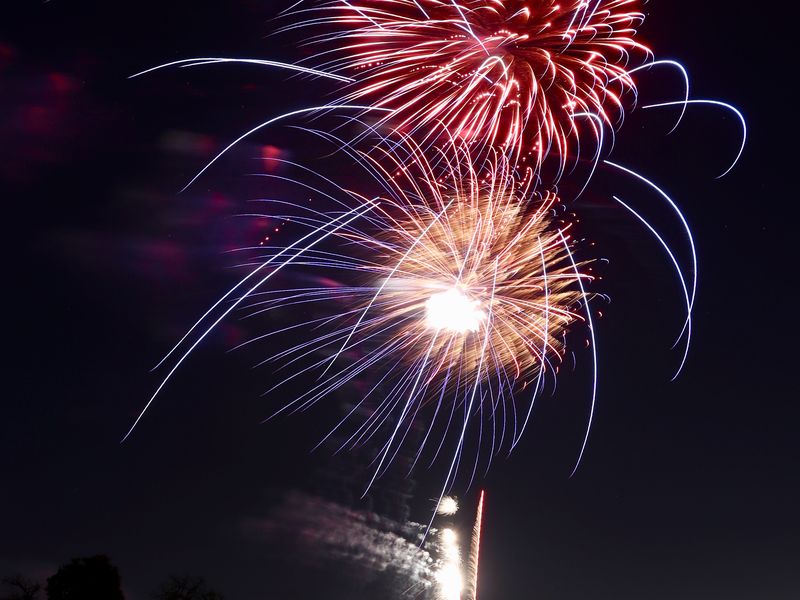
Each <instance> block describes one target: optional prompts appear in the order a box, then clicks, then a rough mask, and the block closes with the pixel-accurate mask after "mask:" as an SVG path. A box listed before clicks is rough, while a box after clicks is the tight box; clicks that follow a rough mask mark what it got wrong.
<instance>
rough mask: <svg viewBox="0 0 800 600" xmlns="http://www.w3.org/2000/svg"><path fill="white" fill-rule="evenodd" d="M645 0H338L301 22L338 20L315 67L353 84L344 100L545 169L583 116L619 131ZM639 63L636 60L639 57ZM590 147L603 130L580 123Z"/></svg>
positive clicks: (572, 143)
mask: <svg viewBox="0 0 800 600" xmlns="http://www.w3.org/2000/svg"><path fill="white" fill-rule="evenodd" d="M640 4H641V0H588V1H587V0H561V1H560V2H559V1H556V0H458V1H456V0H350V1H345V0H337V1H334V2H330V3H327V4H325V5H323V6H322V7H321V8H319V9H317V10H315V11H313V14H314V17H313V18H311V19H309V20H308V21H306V22H305V23H306V24H314V25H319V24H324V25H333V26H335V30H334V31H333V33H326V34H324V35H322V36H321V37H320V38H316V39H315V40H312V43H322V44H324V46H325V50H324V51H323V52H321V53H320V54H318V55H317V56H316V57H315V58H316V62H319V63H322V64H321V65H320V66H321V68H324V69H326V70H328V71H329V72H331V71H332V72H337V73H341V74H346V75H348V76H352V77H354V78H355V79H356V83H355V84H353V87H352V89H351V90H350V91H349V92H348V94H347V96H346V98H345V100H346V101H353V100H365V99H366V100H369V101H371V102H372V103H373V104H374V105H375V106H377V107H381V108H384V109H389V110H390V112H389V113H387V115H386V116H385V117H382V121H383V122H384V123H385V124H388V125H389V126H390V127H391V128H392V129H394V130H396V131H400V132H403V133H409V132H412V131H414V132H422V133H423V135H424V136H426V137H428V138H430V137H431V136H433V135H438V134H433V133H432V131H444V132H447V133H446V134H447V135H449V136H452V137H454V138H460V139H463V140H466V141H467V142H470V143H473V144H474V145H478V146H480V145H489V146H492V147H494V148H503V149H506V150H508V151H510V152H511V153H512V154H514V155H516V156H517V157H524V156H529V157H530V160H531V162H532V164H533V165H534V166H537V167H538V166H540V165H541V164H542V162H543V161H544V160H545V158H546V157H547V156H548V155H551V154H555V155H556V156H557V157H558V158H557V160H558V161H559V164H560V166H561V167H563V166H564V164H566V163H567V161H568V160H569V159H570V157H571V156H572V155H573V154H574V153H575V150H576V149H577V147H578V145H577V144H579V143H580V138H581V131H580V129H579V126H578V124H577V123H576V122H575V120H574V119H575V116H576V115H578V114H580V113H590V114H593V115H597V117H599V119H600V120H602V122H604V123H605V124H607V125H613V124H614V123H615V121H617V120H619V119H621V117H622V116H623V112H624V111H623V99H622V97H623V96H624V95H625V94H626V93H628V92H634V91H635V86H634V82H633V80H632V78H631V76H630V72H629V64H630V63H631V62H635V63H636V66H638V65H639V64H641V63H642V62H643V61H644V60H645V59H646V58H647V57H648V56H649V54H650V51H649V50H648V49H647V47H646V46H644V45H642V44H641V43H639V42H638V41H636V40H635V35H636V28H637V27H638V26H639V25H640V24H641V22H642V20H643V19H644V15H643V14H642V13H641V12H639V11H638V10H637V8H638V7H639V5H640ZM632 56H635V60H633V61H632ZM583 122H584V124H585V125H586V126H587V127H588V128H589V129H590V131H591V136H592V139H593V140H594V141H596V140H597V137H598V135H599V130H598V128H599V123H598V122H596V121H595V120H593V119H583Z"/></svg>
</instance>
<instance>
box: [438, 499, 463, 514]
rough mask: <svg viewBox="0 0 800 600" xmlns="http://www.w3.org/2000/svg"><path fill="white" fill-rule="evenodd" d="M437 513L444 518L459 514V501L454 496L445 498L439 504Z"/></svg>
mask: <svg viewBox="0 0 800 600" xmlns="http://www.w3.org/2000/svg"><path fill="white" fill-rule="evenodd" d="M436 512H437V513H438V514H440V515H444V516H452V515H454V514H456V513H457V512H458V501H457V500H456V499H455V498H453V497H452V496H445V497H444V498H442V501H441V502H440V503H439V508H437V509H436Z"/></svg>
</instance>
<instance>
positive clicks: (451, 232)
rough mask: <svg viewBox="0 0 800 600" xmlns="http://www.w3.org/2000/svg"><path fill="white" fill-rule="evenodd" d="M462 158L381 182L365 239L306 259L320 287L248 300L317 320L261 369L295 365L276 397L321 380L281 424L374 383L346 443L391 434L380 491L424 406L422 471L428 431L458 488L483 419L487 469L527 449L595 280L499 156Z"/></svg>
mask: <svg viewBox="0 0 800 600" xmlns="http://www.w3.org/2000/svg"><path fill="white" fill-rule="evenodd" d="M453 151H454V152H459V151H460V152H464V150H463V148H462V149H461V150H459V149H458V147H453ZM461 158H463V159H464V160H459V158H458V157H456V158H455V159H454V161H453V162H452V163H450V165H449V166H448V168H447V169H446V176H440V177H434V172H433V171H434V169H433V167H431V166H430V165H429V164H428V163H426V162H424V159H423V158H420V159H419V160H420V162H419V163H417V166H418V167H420V165H421V168H417V169H408V168H405V170H403V169H400V168H397V169H396V170H393V171H391V172H390V171H389V170H388V169H387V170H384V171H382V172H381V173H382V176H383V180H384V181H385V182H386V183H387V184H389V188H390V189H391V191H392V192H393V194H392V195H393V196H394V198H393V199H384V200H383V201H382V203H379V205H378V206H377V207H376V209H375V210H374V211H372V212H370V214H369V216H368V218H366V219H365V223H364V226H363V227H362V226H358V227H356V226H355V224H353V225H350V226H348V227H346V228H342V229H341V230H339V231H337V232H336V233H335V234H334V237H335V238H337V240H338V241H337V242H334V243H335V244H336V246H337V247H339V248H352V249H353V251H352V252H350V253H342V252H341V251H338V252H333V251H328V250H324V251H320V252H312V253H310V254H309V255H308V257H307V258H306V261H305V264H306V265H308V266H312V267H313V270H314V274H315V275H314V276H315V278H319V280H324V281H325V282H326V285H324V286H319V287H317V286H314V287H310V288H307V289H300V288H292V289H288V290H287V289H281V290H273V291H265V292H263V293H260V294H258V296H257V297H255V298H253V300H252V301H251V302H249V303H248V304H247V307H248V308H249V309H251V311H253V312H258V313H263V312H265V311H273V310H279V309H281V308H285V307H288V306H293V305H296V304H301V303H302V304H304V305H306V306H309V305H316V306H317V307H318V308H319V309H320V311H321V314H320V315H319V316H318V317H317V318H315V319H312V320H311V321H310V322H304V323H303V324H302V325H303V326H304V327H305V328H306V330H307V331H314V332H315V334H316V335H315V337H313V338H310V339H304V340H302V341H301V342H299V343H297V344H295V345H293V346H291V347H289V348H287V349H285V350H282V351H280V352H278V353H275V354H273V355H272V356H271V357H270V358H268V359H267V362H272V363H278V364H283V365H290V366H291V368H292V373H291V375H289V376H288V377H286V378H285V379H284V380H282V381H281V382H280V383H278V384H277V385H276V386H274V387H273V388H272V389H273V390H274V389H277V388H279V387H281V386H283V385H286V384H288V383H289V382H291V381H295V380H297V379H298V378H301V377H302V378H307V377H310V376H311V375H312V374H313V373H316V382H315V383H314V385H312V386H311V387H310V388H309V389H308V390H307V391H306V392H305V393H302V394H300V396H299V397H298V398H296V399H295V400H294V401H292V402H290V403H288V404H287V405H286V406H285V407H284V408H283V409H282V410H281V411H279V412H282V411H284V410H292V411H299V410H305V409H306V408H308V407H310V406H311V405H313V404H315V403H316V402H319V401H320V400H322V399H323V398H325V397H326V396H328V395H330V394H331V393H333V392H335V391H336V390H339V389H342V388H343V387H345V386H347V385H348V384H350V383H351V382H353V381H354V380H356V379H357V378H359V377H361V376H362V375H363V374H364V373H366V372H369V373H372V374H380V376H373V379H376V380H377V382H376V383H375V384H374V385H373V386H372V387H371V389H369V391H367V392H366V394H365V395H364V397H363V398H362V399H361V400H360V401H359V402H357V403H356V405H355V407H354V409H353V411H356V410H362V411H365V412H366V413H367V414H368V415H369V416H368V418H367V419H366V420H365V421H364V422H363V423H362V424H361V425H359V426H358V427H356V428H355V431H353V432H352V434H351V435H350V437H349V438H348V440H347V442H346V443H345V444H344V446H343V447H358V446H360V445H363V444H365V443H367V442H369V441H371V440H373V439H374V437H375V436H376V435H377V434H378V432H379V431H384V432H385V434H386V437H385V440H384V441H383V442H381V443H380V444H379V447H380V448H381V450H380V451H379V452H378V454H377V456H376V458H375V465H376V466H375V470H374V476H373V479H372V481H374V479H375V478H376V477H378V476H379V475H380V474H381V473H382V472H383V471H385V469H386V468H388V465H389V464H390V463H391V462H392V459H393V457H394V456H395V455H396V454H397V452H398V451H399V449H400V447H401V446H402V445H403V443H404V442H405V441H406V439H407V436H408V433H409V431H410V430H411V428H412V426H413V425H414V423H416V422H417V421H418V417H419V416H420V415H421V414H423V413H422V412H421V411H422V410H423V409H427V410H426V412H425V413H424V414H426V417H427V418H428V419H429V425H428V427H427V433H426V434H425V435H424V437H423V438H422V441H421V443H420V445H419V447H418V448H417V450H416V455H415V460H414V463H415V464H416V462H417V460H418V459H419V458H420V456H421V454H422V452H423V450H424V449H425V447H426V445H427V444H428V443H429V442H430V441H431V439H432V437H433V436H432V432H433V431H434V430H436V431H439V432H440V435H441V441H440V442H439V443H438V444H433V446H437V448H436V449H435V452H434V455H435V456H436V455H438V454H439V451H440V450H441V449H442V444H443V441H444V439H445V438H446V437H447V435H448V433H450V434H451V436H452V437H454V439H455V449H454V450H453V452H452V457H453V458H452V460H451V462H450V470H449V473H448V477H447V480H448V481H449V482H452V480H453V478H454V477H455V474H456V472H457V470H458V465H457V464H456V463H458V462H459V457H461V455H462V451H463V448H464V443H465V437H466V434H467V429H468V424H469V423H470V422H471V421H473V420H475V421H476V422H477V423H479V427H478V431H477V434H476V436H477V439H476V440H475V442H476V444H477V446H478V449H479V450H478V454H479V455H480V447H481V446H482V445H486V446H488V447H489V448H490V451H489V452H488V454H489V459H488V460H487V466H488V462H490V461H491V456H493V455H495V454H496V453H498V452H499V451H500V450H501V449H502V448H503V447H505V446H509V447H511V446H512V445H513V444H515V443H516V442H517V441H518V439H519V437H520V436H521V434H522V431H523V430H524V428H525V425H526V423H527V420H528V417H529V416H530V409H531V407H532V402H533V398H534V397H535V396H536V394H537V393H539V392H540V391H541V390H542V389H543V387H544V381H545V378H546V376H548V375H550V376H554V375H555V372H556V370H557V365H558V363H559V362H560V360H561V357H562V356H563V352H564V333H565V331H566V330H567V328H568V327H569V326H570V325H571V324H572V323H574V322H575V321H578V320H582V319H583V317H581V316H580V315H579V314H577V313H576V312H575V311H576V309H577V307H578V305H579V302H584V303H585V294H584V293H583V291H582V287H583V283H582V281H581V280H582V279H588V278H589V276H588V275H586V274H583V273H581V272H580V269H579V265H578V264H576V263H575V261H574V260H573V258H572V247H571V242H570V235H569V228H570V225H569V224H568V223H558V222H556V221H554V220H553V219H552V217H551V210H552V209H553V207H554V206H555V205H556V203H557V198H556V197H555V196H554V195H553V194H545V195H543V196H537V195H535V194H532V193H531V191H530V188H529V185H528V184H522V185H520V183H519V181H518V179H517V178H516V176H515V174H514V172H513V170H512V168H511V166H510V163H509V162H508V161H506V160H503V159H498V161H497V163H495V165H494V167H493V168H492V169H489V170H488V171H487V174H486V175H483V176H479V175H478V173H477V172H476V171H475V170H474V169H473V168H472V166H471V164H472V163H471V162H470V161H469V160H467V158H468V156H462V157H461ZM395 166H397V165H395ZM377 167H378V165H377V164H376V168H377ZM392 173H394V174H392ZM421 173H427V175H426V176H425V177H424V178H422V179H420V176H421ZM270 257H271V256H262V257H261V258H260V260H264V259H269V258H270ZM320 328H322V329H323V333H321V334H319V329H320ZM289 329H294V330H296V331H297V330H299V326H290V327H289ZM281 331H286V330H285V329H283V330H281ZM272 335H273V334H267V335H266V336H259V338H258V340H262V341H263V340H264V339H265V338H268V337H269V338H272ZM270 341H271V340H270ZM523 398H525V399H523ZM457 407H458V412H457V410H456V409H457ZM459 414H460V415H461V416H460V417H459V416H458V415H459ZM345 423H346V419H345V420H344V421H342V422H341V423H340V424H339V426H338V427H337V429H336V430H338V429H339V427H343V426H344V425H345ZM442 429H443V430H444V431H443V432H442V431H441V430H442ZM464 462H465V461H464ZM478 462H479V458H478V457H476V459H475V462H474V465H473V468H472V471H471V478H472V477H474V475H475V470H476V469H477V465H478Z"/></svg>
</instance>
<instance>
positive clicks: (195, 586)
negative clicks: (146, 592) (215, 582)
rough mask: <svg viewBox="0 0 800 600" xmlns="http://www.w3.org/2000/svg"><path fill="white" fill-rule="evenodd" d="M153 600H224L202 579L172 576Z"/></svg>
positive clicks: (159, 589)
mask: <svg viewBox="0 0 800 600" xmlns="http://www.w3.org/2000/svg"><path fill="white" fill-rule="evenodd" d="M152 597H153V600H224V597H223V596H222V594H220V593H219V592H216V591H214V590H213V589H211V588H210V587H209V586H208V584H207V583H206V582H205V580H204V579H203V578H202V577H191V576H189V575H184V576H182V577H176V576H174V575H173V576H171V577H170V578H169V579H167V580H166V581H165V582H164V583H162V584H161V587H160V588H158V591H156V592H154V593H153V595H152Z"/></svg>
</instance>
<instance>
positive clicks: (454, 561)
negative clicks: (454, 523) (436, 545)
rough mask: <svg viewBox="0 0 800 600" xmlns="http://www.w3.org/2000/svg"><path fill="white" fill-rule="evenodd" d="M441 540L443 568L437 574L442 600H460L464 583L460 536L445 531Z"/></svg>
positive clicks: (450, 531) (447, 530)
mask: <svg viewBox="0 0 800 600" xmlns="http://www.w3.org/2000/svg"><path fill="white" fill-rule="evenodd" d="M439 540H440V542H441V544H442V555H443V556H442V558H443V561H442V566H441V568H440V569H439V570H438V571H437V572H436V581H437V582H438V583H439V597H440V598H441V600H460V599H461V591H462V590H463V588H464V581H463V579H462V577H461V552H460V550H459V547H458V536H456V532H455V531H453V530H452V529H443V530H442V532H441V533H440V536H439Z"/></svg>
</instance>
